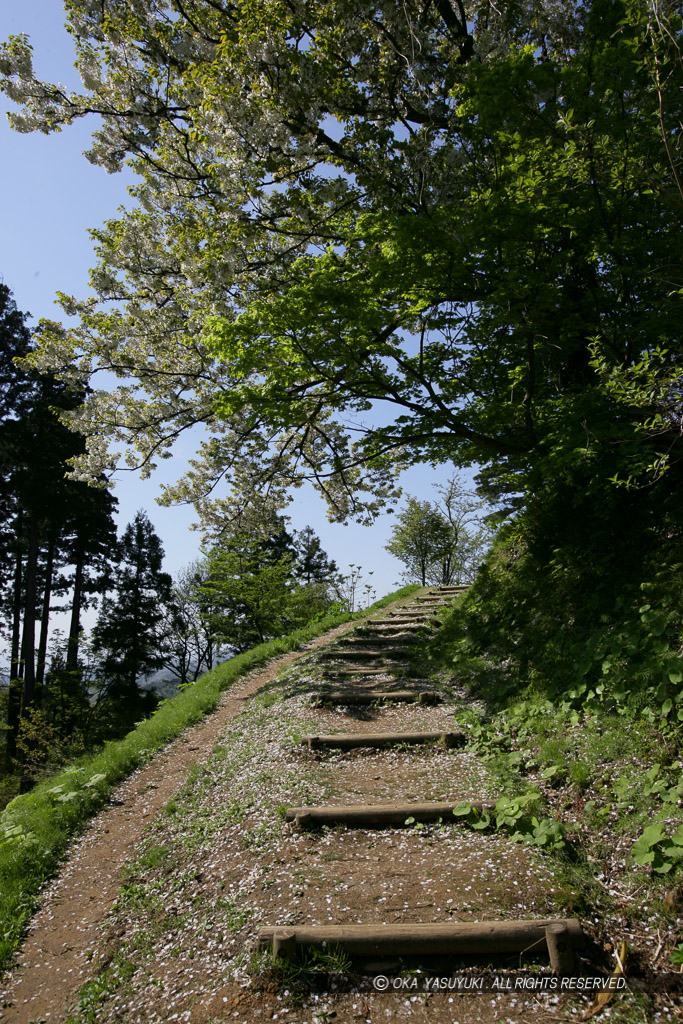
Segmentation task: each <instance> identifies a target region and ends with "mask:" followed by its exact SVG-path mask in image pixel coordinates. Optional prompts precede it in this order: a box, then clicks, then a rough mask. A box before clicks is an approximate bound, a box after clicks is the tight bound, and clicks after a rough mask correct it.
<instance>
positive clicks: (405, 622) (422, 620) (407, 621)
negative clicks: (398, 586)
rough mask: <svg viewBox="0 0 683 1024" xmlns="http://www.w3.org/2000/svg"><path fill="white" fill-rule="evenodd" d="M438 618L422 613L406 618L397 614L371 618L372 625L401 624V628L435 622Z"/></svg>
mask: <svg viewBox="0 0 683 1024" xmlns="http://www.w3.org/2000/svg"><path fill="white" fill-rule="evenodd" d="M436 621H438V620H436V619H433V618H431V616H429V617H428V616H423V615H411V616H409V617H408V618H405V617H403V616H402V617H400V618H399V616H398V615H394V616H392V618H390V619H389V618H387V619H372V625H373V626H401V628H402V629H408V628H409V627H410V626H415V627H417V626H426V625H427V624H428V623H430V622H436Z"/></svg>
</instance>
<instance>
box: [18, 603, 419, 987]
mask: <svg viewBox="0 0 683 1024" xmlns="http://www.w3.org/2000/svg"><path fill="white" fill-rule="evenodd" d="M419 589H420V588H419V587H415V586H410V587H404V588H402V589H401V590H398V591H396V592H395V593H393V594H390V595H388V596H387V597H385V598H382V599H381V600H380V601H377V602H375V604H373V605H372V606H371V607H370V608H368V609H367V610H366V611H364V612H357V613H356V614H355V615H352V614H346V613H343V614H340V613H335V614H331V615H328V616H326V617H325V618H323V619H321V620H320V621H318V622H313V623H310V624H309V625H307V626H305V627H303V628H301V629H299V630H296V631H295V632H294V633H291V634H289V635H288V636H285V637H279V638H277V639H275V640H271V641H270V642H268V643H265V644H260V645H259V646H257V647H254V648H252V650H250V651H247V652H245V653H244V654H240V655H237V656H236V657H235V658H232V659H231V660H230V661H227V662H224V663H223V664H222V665H219V666H218V667H217V668H215V669H213V670H212V671H210V672H207V673H205V675H203V676H201V677H200V679H198V680H197V682H196V683H194V684H192V685H191V686H188V687H187V688H186V689H184V690H183V691H182V692H181V693H179V694H178V695H177V696H176V697H174V698H172V699H171V700H168V701H164V702H163V703H162V704H161V705H160V706H159V708H158V709H157V711H156V712H155V714H154V715H153V716H152V717H151V718H148V719H146V720H145V721H143V722H141V723H140V724H139V725H138V726H137V727H136V728H135V729H133V730H132V731H131V732H130V733H128V735H127V736H125V737H124V738H123V739H121V740H117V741H113V742H109V743H106V744H105V745H104V747H103V748H102V749H101V750H100V751H99V752H97V753H96V754H94V755H91V756H87V757H84V758H81V759H80V760H78V761H76V762H75V763H74V764H72V765H70V766H69V767H67V768H65V769H63V770H62V771H60V772H59V773H57V774H56V775H54V776H53V777H52V778H49V779H46V780H45V781H43V782H41V783H40V784H39V785H38V786H36V788H35V789H34V790H32V791H31V792H30V793H26V794H25V795H23V796H19V797H16V798H15V799H14V800H12V801H11V802H10V803H9V804H8V805H7V807H6V808H5V810H4V811H3V813H2V815H0V969H3V968H5V967H7V965H8V964H9V962H10V960H11V957H12V954H13V952H14V950H15V949H16V947H17V945H18V944H19V942H20V940H21V938H22V936H23V933H24V928H25V926H26V923H27V921H28V918H29V917H30V915H31V913H32V912H33V910H34V908H35V906H36V901H37V897H38V893H39V890H40V888H41V886H42V885H43V884H44V882H45V881H46V880H47V879H48V878H50V877H51V876H52V875H53V874H54V872H55V870H56V868H57V867H58V865H59V863H60V861H61V859H62V858H63V856H64V852H65V850H66V848H67V845H68V843H69V841H70V840H71V839H72V838H73V836H75V835H77V834H78V833H79V832H80V831H82V829H83V828H84V826H85V825H86V823H87V822H88V820H89V819H90V818H91V817H92V816H93V815H94V814H95V813H96V812H97V811H98V810H99V808H100V807H102V806H103V804H104V803H105V802H106V800H107V799H108V797H109V795H110V793H111V792H112V790H113V789H114V788H115V787H116V786H117V785H118V784H119V783H120V782H121V781H122V780H123V779H125V778H126V777H127V776H128V775H130V773H131V772H132V771H134V770H135V769H136V768H138V767H139V766H140V765H141V764H143V763H144V762H145V761H147V760H150V759H151V758H152V757H153V755H154V754H155V753H156V752H157V751H159V750H160V749H162V748H163V747H165V746H166V745H167V744H168V743H170V742H171V740H173V739H175V737H177V736H179V735H180V734H181V733H182V732H183V731H184V730H185V729H187V728H188V727H189V726H191V725H193V724H194V723H196V722H198V721H200V720H201V719H202V718H203V717H204V716H205V715H207V714H209V713H210V712H211V711H213V709H214V708H215V707H216V705H217V703H218V701H219V699H220V696H221V694H222V693H223V692H224V691H225V690H227V689H229V688H230V687H231V686H232V685H234V683H236V682H237V680H238V679H240V677H242V676H243V675H245V674H246V673H247V672H249V671H251V670H252V669H254V668H257V667H258V666H259V665H263V664H264V663H265V662H267V661H269V660H270V659H271V658H274V657H277V656H278V655H282V654H285V653H287V652H289V651H294V650H297V649H298V648H299V647H301V645H302V644H305V643H307V642H308V641H310V640H313V639H314V638H315V637H317V636H320V635H322V634H323V633H325V632H327V631H328V630H330V629H333V628H334V627H335V626H338V625H341V624H342V623H344V622H348V621H349V620H351V619H356V618H362V617H364V616H365V615H368V614H370V613H372V612H374V611H377V610H378V609H380V608H383V607H384V606H386V605H387V604H390V603H391V602H393V601H396V600H399V599H400V598H402V597H407V596H408V595H409V594H411V593H413V592H414V591H415V590H419Z"/></svg>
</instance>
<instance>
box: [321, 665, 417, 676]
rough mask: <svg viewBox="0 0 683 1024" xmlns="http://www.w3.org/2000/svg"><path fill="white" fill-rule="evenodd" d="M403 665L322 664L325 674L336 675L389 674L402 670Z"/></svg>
mask: <svg viewBox="0 0 683 1024" xmlns="http://www.w3.org/2000/svg"><path fill="white" fill-rule="evenodd" d="M405 667H406V666H405V665H396V664H392V665H381V666H380V667H378V668H369V667H368V666H365V665H360V666H358V667H357V668H354V666H353V665H337V666H334V665H324V666H323V668H324V671H325V673H326V674H334V675H336V676H390V675H392V673H394V672H403V671H404V670H405Z"/></svg>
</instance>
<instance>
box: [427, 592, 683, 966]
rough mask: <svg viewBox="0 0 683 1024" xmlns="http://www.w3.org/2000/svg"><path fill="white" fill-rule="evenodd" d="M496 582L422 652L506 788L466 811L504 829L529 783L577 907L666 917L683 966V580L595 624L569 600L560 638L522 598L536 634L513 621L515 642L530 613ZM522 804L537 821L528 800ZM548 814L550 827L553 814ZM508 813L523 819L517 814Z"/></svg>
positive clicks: (570, 903)
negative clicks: (573, 615) (682, 919)
mask: <svg viewBox="0 0 683 1024" xmlns="http://www.w3.org/2000/svg"><path fill="white" fill-rule="evenodd" d="M484 591H485V593H484V596H482V590H481V589H480V588H478V587H477V586H475V587H473V588H472V590H471V591H470V593H469V594H467V595H465V596H464V597H463V598H461V599H460V600H459V601H458V602H456V604H455V605H454V607H453V610H452V612H451V614H450V616H449V618H448V620H447V621H446V622H445V623H444V625H443V627H442V629H441V630H440V631H439V633H438V634H437V635H436V636H435V637H434V638H432V639H431V640H429V641H426V642H425V643H424V645H423V646H422V650H421V652H420V656H421V657H423V658H424V659H425V662H426V663H427V664H429V666H430V667H431V670H432V671H433V672H436V673H439V674H440V675H441V678H443V679H444V680H447V681H449V682H451V683H452V684H453V685H454V686H456V688H458V690H459V692H460V694H461V696H462V697H463V698H464V701H465V709H464V711H463V714H462V721H463V724H464V725H465V726H466V727H467V729H468V732H469V736H470V748H471V749H473V750H476V752H477V753H478V754H479V755H480V756H481V757H482V759H483V760H484V762H485V763H486V766H487V768H488V770H489V772H490V773H491V775H492V777H493V778H494V780H495V783H496V786H497V787H498V790H499V792H501V793H503V794H504V804H503V805H501V806H500V807H498V808H497V809H496V811H495V812H494V813H492V814H488V815H486V814H485V815H477V814H476V813H473V812H472V811H471V810H470V811H467V809H466V808H465V807H463V808H462V809H461V810H462V813H463V817H464V818H465V820H466V821H467V822H468V823H469V824H470V825H471V827H474V828H481V829H485V828H491V827H495V825H497V824H499V822H498V819H499V818H500V817H501V813H499V812H502V817H503V818H504V817H505V810H506V807H507V800H508V799H510V798H511V797H515V798H516V797H518V795H519V794H522V795H523V796H524V798H526V797H529V799H530V800H531V802H532V804H531V805H532V807H534V806H535V804H534V794H536V799H537V801H538V806H539V807H542V808H543V809H544V811H543V813H544V814H545V815H547V816H548V818H549V819H554V820H555V821H556V823H557V831H556V834H555V832H554V830H551V831H550V832H548V846H549V848H550V849H551V850H554V851H555V852H556V853H557V856H558V858H559V860H560V861H561V862H563V864H564V868H563V870H564V876H565V882H566V884H565V886H564V896H563V897H562V899H563V901H564V906H565V909H566V910H568V911H569V912H571V913H578V914H584V913H586V914H587V913H593V914H595V913H597V912H598V910H597V909H596V908H599V912H600V914H601V915H604V918H605V919H607V920H609V919H610V915H611V914H614V919H616V917H617V915H621V918H620V919H623V920H631V921H632V922H634V924H636V925H637V927H640V926H641V924H642V922H644V921H647V926H646V927H647V929H649V930H650V931H652V930H654V934H655V935H656V933H657V929H658V928H660V927H661V930H662V936H663V941H664V946H663V951H664V954H663V955H662V956H660V962H666V958H667V956H668V957H669V962H670V963H673V964H675V963H676V960H675V957H677V956H679V955H680V954H679V952H678V947H677V946H676V942H677V941H679V940H680V936H679V937H678V940H677V939H676V938H675V936H674V935H673V931H675V928H674V925H673V923H672V922H673V919H672V913H673V914H674V916H675V908H676V907H677V906H679V905H680V900H679V895H678V894H679V893H680V891H681V882H682V880H683V750H682V749H681V748H682V746H683V744H682V727H681V719H683V687H681V685H680V684H681V680H682V679H683V674H682V668H683V663H682V661H681V655H680V651H681V624H680V614H679V610H678V602H679V594H678V591H675V592H673V593H669V592H668V590H667V591H666V592H665V591H663V590H662V589H661V588H659V587H655V585H654V584H651V585H647V586H643V587H641V595H642V596H641V597H640V601H638V600H636V599H635V598H634V596H633V595H631V597H630V598H629V600H628V601H626V600H624V601H623V602H621V604H620V610H621V617H620V618H619V617H618V616H616V615H615V616H612V617H607V616H603V617H602V618H600V617H597V618H596V621H595V622H594V623H593V624H592V625H591V628H590V629H589V628H588V626H585V627H584V629H583V632H582V634H579V633H573V632H572V629H571V628H570V626H568V625H567V624H566V623H563V622H562V619H561V615H560V610H559V609H558V607H557V605H556V606H555V614H556V618H557V626H556V628H557V630H558V633H560V634H562V633H563V634H564V635H558V636H557V637H553V639H552V641H548V640H547V637H545V639H544V636H542V635H541V632H537V633H536V635H535V637H534V633H533V629H532V626H531V623H532V620H533V614H532V611H531V610H530V609H526V610H522V611H521V612H519V615H520V616H521V617H523V618H524V619H525V621H526V623H527V628H528V629H529V632H528V633H523V634H522V633H518V632H516V630H515V628H514V623H513V622H512V621H510V622H508V624H507V625H508V630H507V637H508V639H507V647H506V646H505V642H504V635H505V630H506V624H505V621H504V617H505V615H510V616H511V617H514V615H515V614H517V613H516V612H514V613H513V612H512V611H511V609H510V607H509V606H507V605H505V603H504V602H503V601H502V599H501V597H500V595H497V596H496V597H495V598H493V597H491V594H490V593H488V596H486V588H484ZM518 596H519V595H518ZM496 612H497V613H499V614H500V616H501V620H500V621H499V620H497V619H496V618H495V613H496ZM545 614H546V610H545V609H544V610H543V611H542V612H541V613H539V615H541V616H543V615H545ZM482 620H484V621H482ZM487 638H488V641H490V646H489V647H486V646H485V641H486V639H487ZM546 641H547V642H546ZM534 643H536V646H534ZM515 813H516V814H518V815H519V816H520V819H522V818H526V819H527V825H526V828H525V830H526V831H528V824H529V821H528V815H525V813H524V809H523V808H521V807H519V806H516V807H515ZM535 816H536V818H537V823H538V825H539V826H540V831H539V838H541V839H542V837H543V834H545V832H546V831H547V829H546V825H545V823H544V820H543V819H541V818H540V817H539V816H538V815H537V814H536V815H535ZM532 824H533V820H532ZM504 825H505V827H506V828H508V829H514V822H513V821H509V822H507V823H505V822H504ZM519 838H522V837H519ZM556 840H561V841H556ZM526 841H532V842H533V841H534V839H533V836H531V837H528V836H527V839H526ZM636 893H637V897H636V896H635V894H636ZM672 929H673V931H672ZM665 936H668V940H667V939H666V937H665ZM657 941H658V940H657ZM656 944H657V942H656V943H655V945H656ZM672 957H673V958H674V959H671V958H672Z"/></svg>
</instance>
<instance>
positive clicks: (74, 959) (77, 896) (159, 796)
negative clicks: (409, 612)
mask: <svg viewBox="0 0 683 1024" xmlns="http://www.w3.org/2000/svg"><path fill="white" fill-rule="evenodd" d="M356 625H357V623H345V624H344V625H342V626H339V627H337V628H336V629H334V630H331V631H330V632H329V633H326V634H324V635H323V636H321V637H318V638H317V639H316V640H314V641H312V642H311V643H310V644H308V645H307V646H306V647H305V648H304V650H303V651H297V652H294V653H292V654H286V655H283V656H282V657H280V658H275V659H273V661H271V662H269V663H268V664H266V666H265V667H262V668H259V669H257V670H255V671H253V672H251V673H249V674H248V675H246V676H245V677H244V678H243V679H241V680H239V681H238V682H237V683H236V684H235V686H233V687H232V688H231V689H230V690H228V691H227V692H226V693H225V695H224V696H223V697H222V699H221V702H220V704H219V706H218V708H217V709H216V711H215V712H213V713H212V714H211V715H209V716H207V718H205V719H204V720H203V721H202V722H201V723H200V724H199V725H197V726H194V727H193V728H191V729H188V730H187V731H186V732H184V733H183V734H182V735H181V736H180V737H179V738H178V739H177V740H175V741H174V742H173V743H171V744H170V745H169V746H168V747H166V748H164V749H163V750H162V751H160V752H159V753H158V754H157V756H156V757H155V758H154V759H153V760H152V761H151V762H150V763H149V764H148V765H146V766H145V767H144V768H141V769H139V770H138V771H136V772H135V773H134V774H133V775H131V776H130V777H129V778H128V779H127V780H126V781H125V782H124V783H123V785H122V786H120V787H119V789H118V790H117V791H116V792H115V793H114V794H113V795H112V800H113V801H115V802H113V803H112V804H111V805H110V806H108V807H106V808H105V809H104V810H103V811H101V812H100V814H98V815H97V817H96V818H94V819H93V821H92V822H91V823H90V825H89V826H88V828H87V830H86V832H85V833H84V835H83V836H82V837H81V838H80V839H79V840H78V841H77V842H76V843H75V844H74V847H73V849H72V851H71V853H70V855H69V857H68V859H67V861H66V863H65V865H64V867H63V869H62V871H61V872H60V874H59V875H58V876H57V878H56V879H55V880H54V881H53V882H52V883H50V885H49V886H48V888H47V890H46V892H45V898H44V902H43V905H42V907H41V909H40V910H39V911H38V912H37V913H36V915H35V917H34V918H33V920H32V922H31V925H30V929H29V934H28V936H27V939H26V941H25V943H24V945H23V946H22V948H21V951H20V953H19V956H18V958H17V959H18V964H17V966H16V967H15V968H14V970H13V971H12V972H11V973H10V974H9V976H8V977H7V978H6V979H5V985H4V986H3V989H2V990H0V1020H1V1021H2V1024H35V1022H38V1021H43V1020H44V1021H49V1022H50V1024H52V1022H55V1021H61V1020H64V1019H65V1013H66V1012H67V1008H69V1007H71V1006H73V1004H74V1001H75V998H76V995H77V993H78V991H79V989H80V988H81V986H82V985H83V984H84V982H86V981H87V980H89V978H90V976H91V970H90V966H89V954H90V953H91V952H92V951H93V950H94V949H95V948H96V947H97V945H98V942H99V937H100V936H99V927H100V925H101V923H102V921H103V920H104V918H105V916H106V914H107V912H108V911H109V910H110V909H111V907H112V905H113V904H114V902H115V900H116V898H117V896H118V894H119V891H120V888H121V868H122V867H123V865H124V864H125V863H126V861H127V860H128V859H129V858H130V857H131V856H132V854H133V851H134V850H135V846H136V844H137V842H138V841H139V839H140V836H141V835H142V832H143V830H144V829H145V827H146V826H147V825H148V824H149V822H150V821H151V820H152V819H153V818H154V816H155V815H156V814H157V813H158V812H159V811H160V810H161V808H162V807H163V806H164V805H165V804H166V803H167V802H168V801H169V800H170V799H171V797H173V795H174V794H175V793H176V792H177V791H178V790H179V789H180V788H181V787H182V785H183V783H184V782H185V779H186V777H187V773H188V769H189V768H190V767H191V766H192V765H193V764H196V763H197V762H200V761H202V760H203V759H204V758H206V756H207V755H208V754H209V753H210V751H211V749H212V747H213V746H214V744H215V743H216V740H217V739H218V737H219V736H221V734H222V733H223V732H224V731H225V729H226V726H227V724H228V723H229V722H230V721H231V720H232V719H233V718H235V716H236V715H238V714H239V713H240V712H241V711H242V709H243V707H244V702H245V701H246V700H247V699H248V698H249V697H251V696H252V695H253V694H254V693H256V692H257V691H258V690H260V689H261V688H262V687H263V686H265V685H266V684H267V683H269V682H270V681H271V680H272V679H274V678H275V676H276V675H277V674H278V673H279V672H281V671H282V669H283V668H285V667H287V666H288V665H291V664H292V663H293V662H295V661H296V660H297V659H298V658H301V657H302V656H303V655H304V654H306V653H307V652H309V651H311V650H313V649H315V648H317V647H320V646H323V645H325V644H328V643H329V642H330V641H331V640H333V639H335V638H336V637H339V636H341V635H342V634H344V633H346V632H348V631H349V630H352V629H354V628H355V627H356Z"/></svg>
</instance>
